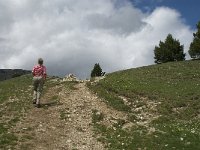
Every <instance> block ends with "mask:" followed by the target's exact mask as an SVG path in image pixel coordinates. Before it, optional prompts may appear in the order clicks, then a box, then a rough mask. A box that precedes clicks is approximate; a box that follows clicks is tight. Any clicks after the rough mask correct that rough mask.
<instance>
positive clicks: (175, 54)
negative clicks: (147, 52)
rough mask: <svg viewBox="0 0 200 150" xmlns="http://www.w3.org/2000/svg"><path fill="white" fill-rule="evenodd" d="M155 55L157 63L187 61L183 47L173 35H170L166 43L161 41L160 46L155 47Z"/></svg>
mask: <svg viewBox="0 0 200 150" xmlns="http://www.w3.org/2000/svg"><path fill="white" fill-rule="evenodd" d="M154 54H155V57H154V59H155V63H165V62H169V61H182V60H185V53H184V52H183V45H180V42H179V41H178V40H176V39H174V38H173V37H172V35H171V34H168V36H167V38H166V39H165V42H162V41H160V43H159V46H155V49H154Z"/></svg>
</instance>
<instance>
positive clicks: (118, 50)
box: [0, 0, 193, 78]
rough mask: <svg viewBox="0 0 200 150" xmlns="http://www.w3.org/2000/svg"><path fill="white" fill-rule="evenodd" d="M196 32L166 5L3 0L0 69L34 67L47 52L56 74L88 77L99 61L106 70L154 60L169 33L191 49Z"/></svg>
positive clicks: (111, 0)
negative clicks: (149, 8) (149, 7)
mask: <svg viewBox="0 0 200 150" xmlns="http://www.w3.org/2000/svg"><path fill="white" fill-rule="evenodd" d="M1 8H2V9H1ZM192 32H193V31H191V30H190V27H189V26H187V25H186V24H184V20H183V19H182V17H181V14H179V13H178V12H177V11H176V10H174V9H170V8H167V7H159V8H156V9H155V10H154V11H153V12H151V13H143V12H142V11H141V10H140V9H138V8H135V7H134V6H133V5H132V4H131V3H130V2H129V1H123V2H121V1H120V0H101V1H94V0H84V1H83V0H56V1H53V0H43V1H40V0H30V1H26V0H7V1H6V2H5V1H3V0H0V68H23V69H29V70H31V69H32V66H33V65H34V64H35V63H36V61H37V58H38V57H42V58H44V60H45V65H46V66H47V68H48V72H49V74H51V75H61V76H63V75H65V74H68V73H74V74H76V75H77V76H78V77H82V78H85V77H88V76H89V74H90V71H91V69H92V67H93V65H94V64H95V63H96V62H99V63H100V65H101V67H102V68H103V70H104V71H106V72H112V71H116V70H120V69H127V68H133V67H138V66H143V65H150V64H153V62H154V60H153V49H154V47H155V45H158V44H159V41H160V40H164V39H165V38H166V36H167V34H168V33H171V34H172V35H173V36H174V37H175V38H177V39H179V40H180V42H181V44H184V45H185V50H186V51H187V50H188V47H189V43H190V42H191V40H192Z"/></svg>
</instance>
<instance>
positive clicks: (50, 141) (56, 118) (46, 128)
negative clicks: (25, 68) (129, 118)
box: [14, 83, 126, 150]
mask: <svg viewBox="0 0 200 150" xmlns="http://www.w3.org/2000/svg"><path fill="white" fill-rule="evenodd" d="M62 86H63V85H61V86H56V87H53V88H52V89H50V90H49V91H47V93H46V94H45V95H44V96H43V97H44V98H45V99H42V102H41V103H42V104H43V107H42V108H35V107H33V108H32V109H31V110H30V111H29V112H28V114H24V119H23V120H22V121H20V122H19V123H18V124H17V126H16V127H15V129H14V132H15V133H16V134H17V136H18V137H19V141H18V144H17V146H16V149H33V150H104V149H105V148H104V145H103V144H102V143H100V142H99V141H97V139H96V138H95V134H94V131H93V126H92V110H94V109H95V110H98V111H100V112H102V113H104V114H107V118H108V120H109V118H111V117H112V118H124V117H126V116H125V114H123V113H122V112H118V111H116V110H114V109H112V108H109V107H108V106H107V105H106V104H105V103H104V102H102V101H101V100H100V99H99V98H97V97H96V96H95V95H94V94H92V93H91V92H90V91H89V90H88V88H87V87H86V86H85V83H78V84H77V85H75V90H73V91H71V92H69V91H68V90H66V89H65V88H64V87H62ZM58 88H61V89H62V90H61V91H60V92H59V97H58V99H59V102H52V101H49V100H48V98H50V95H51V94H52V93H53V92H55V91H56V90H57V89H58Z"/></svg>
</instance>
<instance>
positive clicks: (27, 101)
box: [0, 74, 56, 149]
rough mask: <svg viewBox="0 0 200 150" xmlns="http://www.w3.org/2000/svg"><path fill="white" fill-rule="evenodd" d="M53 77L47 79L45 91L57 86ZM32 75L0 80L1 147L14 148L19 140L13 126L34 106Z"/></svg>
mask: <svg viewBox="0 0 200 150" xmlns="http://www.w3.org/2000/svg"><path fill="white" fill-rule="evenodd" d="M50 79H51V78H48V79H47V82H46V84H45V86H44V93H45V92H46V91H47V90H48V88H50V87H52V86H55V84H56V82H52V81H51V80H50ZM32 93H33V92H32V75H30V74H29V75H23V76H20V77H16V78H12V79H10V80H5V81H1V82H0V149H13V147H14V145H16V142H17V141H19V140H23V141H24V140H27V137H21V139H18V137H17V136H16V135H15V134H14V133H13V132H12V128H13V127H15V125H16V124H17V123H18V122H19V121H21V120H23V119H24V117H25V114H26V113H27V112H28V111H29V110H30V109H33V108H34V105H33V104H32Z"/></svg>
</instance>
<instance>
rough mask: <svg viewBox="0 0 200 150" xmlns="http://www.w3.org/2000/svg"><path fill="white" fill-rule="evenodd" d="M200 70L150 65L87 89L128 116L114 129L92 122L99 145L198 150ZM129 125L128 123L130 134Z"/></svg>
mask: <svg viewBox="0 0 200 150" xmlns="http://www.w3.org/2000/svg"><path fill="white" fill-rule="evenodd" d="M199 66H200V61H184V62H173V63H166V64H160V65H152V66H148V67H141V68H136V69H129V70H125V71H119V72H114V73H111V74H108V75H107V77H106V78H105V79H103V80H101V81H100V82H99V83H96V84H90V85H88V86H89V88H90V89H91V90H92V91H94V92H95V93H97V94H98V96H100V97H102V98H104V100H105V102H106V103H108V105H110V106H112V107H113V108H115V109H117V110H119V111H124V112H125V113H126V114H127V116H128V120H118V122H117V123H116V124H114V128H113V126H112V127H110V126H106V125H105V124H103V123H101V122H97V121H96V124H95V126H96V131H97V133H99V134H100V135H101V138H100V140H101V141H103V142H105V143H107V145H108V148H109V149H113V150H114V149H131V150H132V149H150V150H152V149H170V150H171V149H191V150H194V149H199V148H200V69H199ZM94 115H95V114H94ZM94 118H95V116H94ZM127 122H131V123H132V126H131V128H129V129H128V130H126V129H124V127H123V125H125V124H126V123H127Z"/></svg>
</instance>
